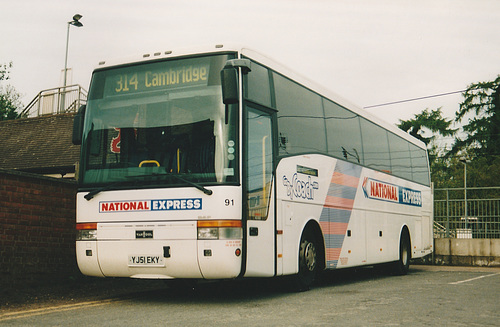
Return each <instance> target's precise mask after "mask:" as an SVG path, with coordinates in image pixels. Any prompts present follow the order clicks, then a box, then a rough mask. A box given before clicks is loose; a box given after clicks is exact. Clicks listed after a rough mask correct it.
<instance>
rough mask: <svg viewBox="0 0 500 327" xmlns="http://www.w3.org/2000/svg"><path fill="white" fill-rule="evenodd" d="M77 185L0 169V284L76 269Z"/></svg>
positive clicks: (70, 272) (60, 274) (68, 274)
mask: <svg viewBox="0 0 500 327" xmlns="http://www.w3.org/2000/svg"><path fill="white" fill-rule="evenodd" d="M76 189H77V187H76V183H74V182H70V181H65V180H58V179H54V178H48V177H42V176H38V175H34V174H27V173H20V172H13V171H6V170H0V284H10V285H13V284H19V283H39V282H42V281H44V282H45V281H58V280H60V279H61V278H63V279H68V278H70V277H71V276H76V275H78V274H79V272H78V268H77V266H76V259H75V208H76V205H75V203H76V202H75V195H76Z"/></svg>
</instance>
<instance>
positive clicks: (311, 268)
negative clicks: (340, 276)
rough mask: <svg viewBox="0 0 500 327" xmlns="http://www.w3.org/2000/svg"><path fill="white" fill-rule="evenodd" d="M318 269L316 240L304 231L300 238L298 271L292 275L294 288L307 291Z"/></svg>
mask: <svg viewBox="0 0 500 327" xmlns="http://www.w3.org/2000/svg"><path fill="white" fill-rule="evenodd" d="M317 271H318V242H317V240H316V238H315V236H314V234H313V233H312V232H310V231H307V230H306V231H305V232H304V233H303V234H302V237H301V239H300V249H299V272H298V273H297V275H295V276H294V279H295V283H294V284H295V285H294V286H295V289H296V290H297V291H307V290H309V289H310V288H311V285H312V284H313V282H314V280H315V278H316V274H317Z"/></svg>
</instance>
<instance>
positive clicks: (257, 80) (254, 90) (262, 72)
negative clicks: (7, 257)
mask: <svg viewBox="0 0 500 327" xmlns="http://www.w3.org/2000/svg"><path fill="white" fill-rule="evenodd" d="M251 68H252V71H251V72H249V73H248V74H244V75H243V78H244V79H246V80H245V83H243V85H244V86H245V87H244V90H243V92H244V96H245V98H246V99H249V100H251V101H253V102H256V103H259V104H262V105H264V106H266V107H271V87H270V83H269V71H268V69H267V68H265V67H263V66H261V65H259V64H257V63H255V62H252V66H251Z"/></svg>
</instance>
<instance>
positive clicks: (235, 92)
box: [220, 59, 251, 104]
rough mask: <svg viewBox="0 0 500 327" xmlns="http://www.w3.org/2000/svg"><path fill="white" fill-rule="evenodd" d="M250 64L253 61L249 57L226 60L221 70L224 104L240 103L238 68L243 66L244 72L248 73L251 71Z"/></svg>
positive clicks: (242, 70)
mask: <svg viewBox="0 0 500 327" xmlns="http://www.w3.org/2000/svg"><path fill="white" fill-rule="evenodd" d="M250 65H251V62H250V60H248V59H231V60H228V61H227V62H226V65H225V66H224V69H222V71H221V72H220V79H221V85H222V102H223V103H224V104H235V103H238V100H239V89H238V68H241V72H242V73H243V74H248V72H250V71H251V69H250Z"/></svg>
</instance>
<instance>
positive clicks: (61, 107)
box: [20, 84, 87, 118]
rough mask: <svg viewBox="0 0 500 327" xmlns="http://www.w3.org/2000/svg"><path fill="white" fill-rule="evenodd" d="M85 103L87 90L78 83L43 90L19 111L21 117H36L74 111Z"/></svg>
mask: <svg viewBox="0 0 500 327" xmlns="http://www.w3.org/2000/svg"><path fill="white" fill-rule="evenodd" d="M85 103H87V90H85V89H84V88H83V87H81V86H80V85H77V84H75V85H69V86H66V87H56V88H53V89H48V90H43V91H41V92H40V93H38V94H37V95H36V97H35V98H34V99H33V100H31V102H30V103H29V104H28V105H27V106H26V108H24V110H23V111H22V112H21V115H20V116H21V117H23V118H24V117H38V116H42V115H54V114H62V113H67V112H76V111H78V108H80V106H81V105H84V104H85Z"/></svg>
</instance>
